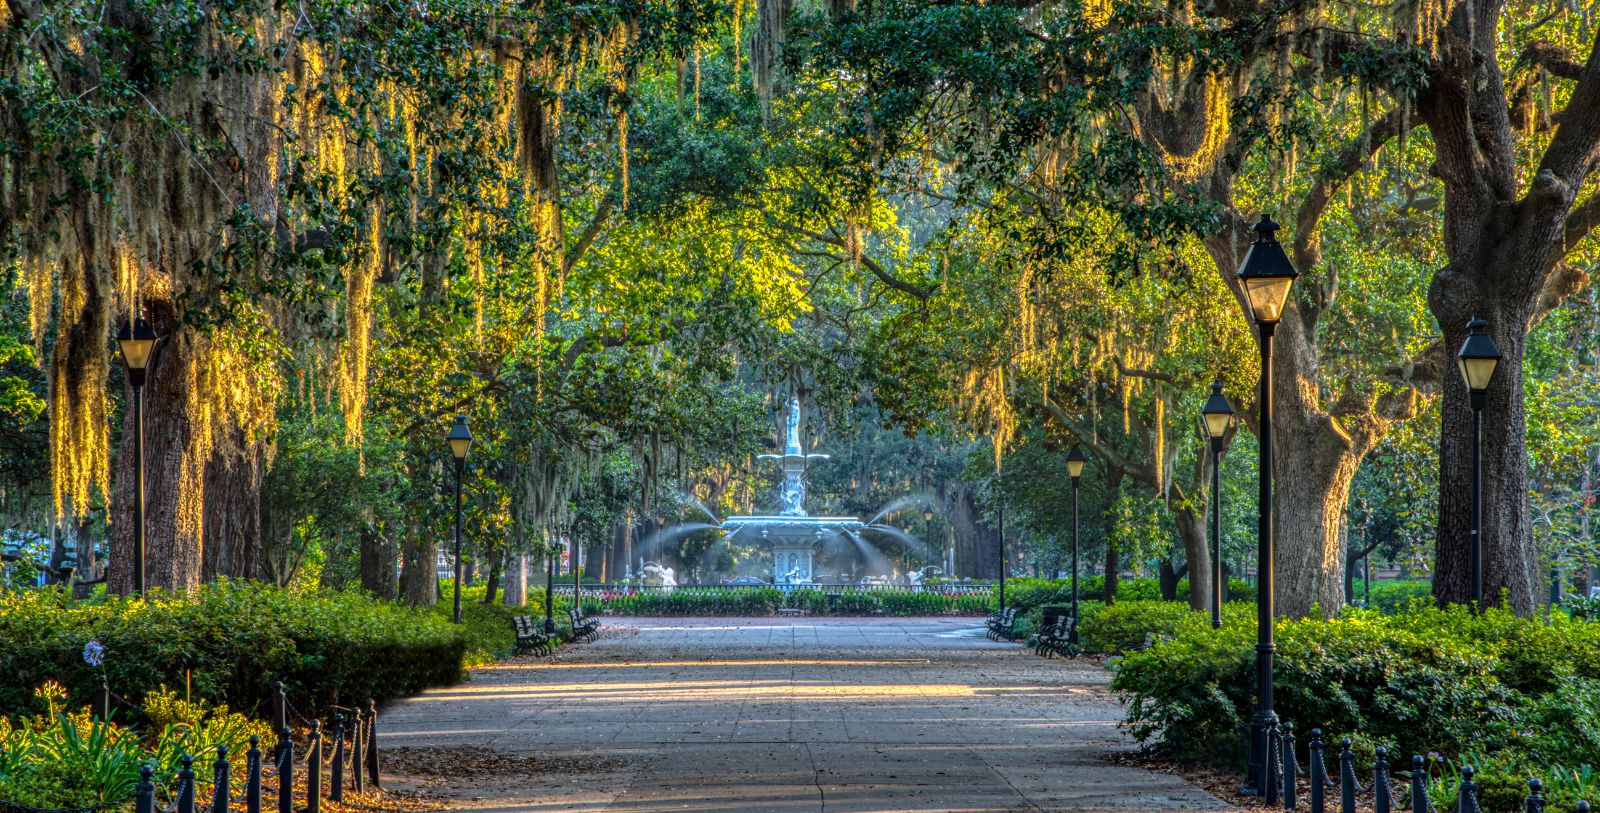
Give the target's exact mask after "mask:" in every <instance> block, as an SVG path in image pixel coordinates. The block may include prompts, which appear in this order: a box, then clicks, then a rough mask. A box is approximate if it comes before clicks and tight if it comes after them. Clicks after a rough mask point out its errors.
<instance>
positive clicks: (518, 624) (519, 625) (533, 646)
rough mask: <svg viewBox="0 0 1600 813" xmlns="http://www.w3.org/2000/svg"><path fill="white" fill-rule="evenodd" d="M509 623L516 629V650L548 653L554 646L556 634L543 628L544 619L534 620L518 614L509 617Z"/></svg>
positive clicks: (541, 653)
mask: <svg viewBox="0 0 1600 813" xmlns="http://www.w3.org/2000/svg"><path fill="white" fill-rule="evenodd" d="M511 625H512V627H514V628H515V629H516V631H517V652H519V653H521V652H537V653H539V654H540V655H548V654H550V653H551V652H552V651H554V650H555V648H556V636H555V634H554V633H552V632H550V631H549V630H547V629H545V626H544V621H542V620H538V621H536V620H534V619H533V618H532V617H531V616H526V615H519V616H514V617H513V618H512V619H511Z"/></svg>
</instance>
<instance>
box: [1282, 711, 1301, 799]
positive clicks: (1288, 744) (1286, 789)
mask: <svg viewBox="0 0 1600 813" xmlns="http://www.w3.org/2000/svg"><path fill="white" fill-rule="evenodd" d="M1282 762H1283V809H1284V810H1294V809H1295V808H1297V807H1299V806H1300V778H1299V777H1298V776H1296V775H1295V774H1296V772H1297V771H1298V770H1299V768H1300V765H1299V764H1298V763H1297V762H1296V761H1295V756H1294V723H1284V724H1283V760H1282Z"/></svg>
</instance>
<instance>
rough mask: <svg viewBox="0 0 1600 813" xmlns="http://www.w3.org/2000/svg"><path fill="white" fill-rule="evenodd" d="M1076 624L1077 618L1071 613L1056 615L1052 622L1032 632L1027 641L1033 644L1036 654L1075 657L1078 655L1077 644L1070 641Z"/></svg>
mask: <svg viewBox="0 0 1600 813" xmlns="http://www.w3.org/2000/svg"><path fill="white" fill-rule="evenodd" d="M1077 625H1078V619H1077V618H1076V617H1074V616H1072V615H1061V616H1057V617H1056V620H1055V622H1054V623H1052V624H1050V625H1049V626H1046V627H1044V628H1043V629H1040V630H1039V631H1038V632H1036V633H1034V634H1033V636H1032V637H1031V638H1030V639H1029V640H1028V643H1029V644H1030V645H1032V646H1033V651H1034V652H1035V653H1036V654H1038V655H1041V656H1044V657H1050V656H1052V655H1061V656H1063V657H1068V658H1075V657H1077V655H1078V645H1077V644H1074V643H1072V638H1073V635H1072V633H1073V631H1074V630H1075V629H1076V627H1077Z"/></svg>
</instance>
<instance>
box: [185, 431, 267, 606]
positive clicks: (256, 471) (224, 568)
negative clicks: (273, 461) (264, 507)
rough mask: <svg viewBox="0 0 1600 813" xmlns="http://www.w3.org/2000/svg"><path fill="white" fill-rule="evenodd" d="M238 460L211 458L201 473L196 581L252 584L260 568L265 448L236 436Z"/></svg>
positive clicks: (239, 433) (236, 433)
mask: <svg viewBox="0 0 1600 813" xmlns="http://www.w3.org/2000/svg"><path fill="white" fill-rule="evenodd" d="M234 434H235V438H234V443H235V444H237V448H238V449H239V454H238V455H224V454H213V455H212V456H211V459H210V460H209V461H207V462H206V467H205V485H204V488H205V494H204V509H203V510H204V511H205V519H204V532H205V548H204V550H203V551H202V556H201V560H200V578H201V579H202V580H204V581H212V580H215V579H216V578H218V577H228V578H234V579H253V578H256V577H257V576H258V575H260V573H261V571H262V567H261V474H262V464H263V463H264V461H265V459H266V444H265V443H263V442H261V441H254V442H252V441H250V440H248V439H247V438H245V436H244V432H243V431H242V430H235V432H234Z"/></svg>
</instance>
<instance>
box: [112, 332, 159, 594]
mask: <svg viewBox="0 0 1600 813" xmlns="http://www.w3.org/2000/svg"><path fill="white" fill-rule="evenodd" d="M156 338H157V337H156V332H155V331H154V330H152V329H151V328H150V323H149V322H146V321H145V320H144V317H143V316H140V317H138V318H136V319H134V320H133V321H132V322H131V323H129V322H123V323H122V329H121V330H119V331H117V346H118V347H119V348H121V349H122V361H123V363H124V364H126V365H127V367H128V385H129V386H130V387H132V388H133V592H134V595H140V596H142V595H144V540H145V535H144V372H145V366H146V365H148V364H149V363H150V351H151V350H154V349H155V346H156Z"/></svg>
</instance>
